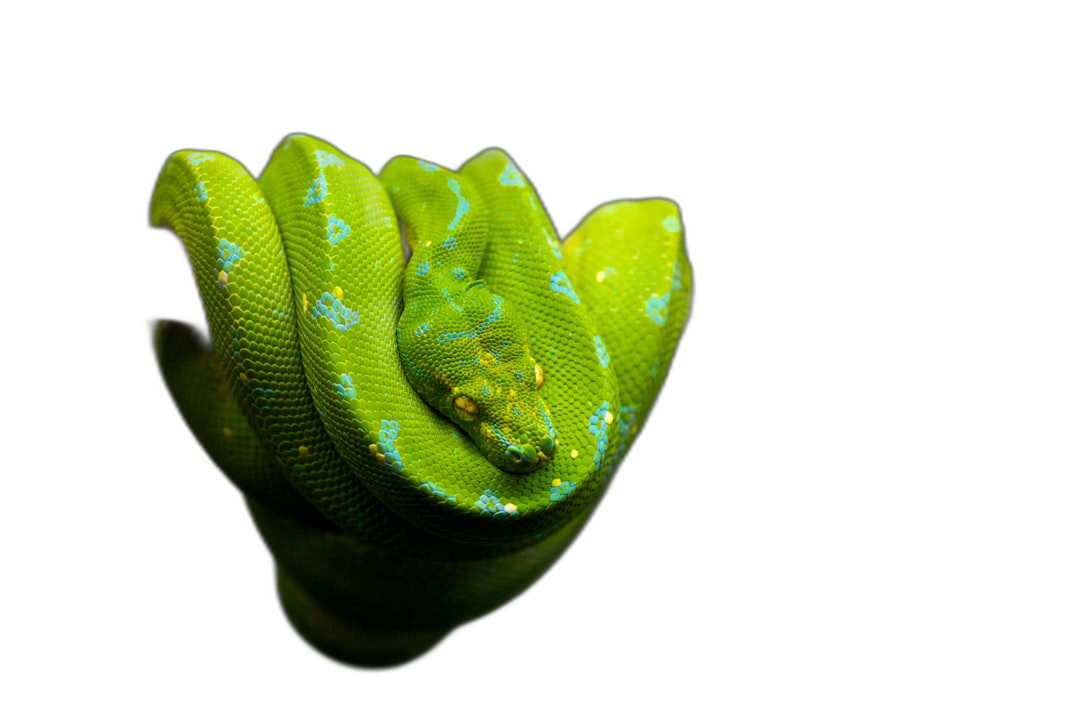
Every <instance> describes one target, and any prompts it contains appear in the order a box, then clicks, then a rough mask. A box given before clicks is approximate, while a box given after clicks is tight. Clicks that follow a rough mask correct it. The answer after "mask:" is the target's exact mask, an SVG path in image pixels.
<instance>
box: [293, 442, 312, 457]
mask: <svg viewBox="0 0 1080 720" xmlns="http://www.w3.org/2000/svg"><path fill="white" fill-rule="evenodd" d="M296 451H297V452H298V453H300V457H302V458H306V457H307V456H308V455H310V454H311V448H309V447H308V446H307V445H301V446H300V447H298V448H297V449H296Z"/></svg>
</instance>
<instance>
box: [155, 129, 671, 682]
mask: <svg viewBox="0 0 1080 720" xmlns="http://www.w3.org/2000/svg"><path fill="white" fill-rule="evenodd" d="M151 221H152V223H153V224H154V225H162V226H167V227H170V228H172V229H173V230H174V231H175V232H176V233H177V234H178V235H179V236H180V237H181V238H182V239H183V241H184V243H185V245H186V247H187V250H188V254H189V257H190V259H191V263H192V266H193V268H194V270H195V275H196V279H197V282H198V286H199V291H200V294H201V296H202V300H203V303H204V305H205V308H206V313H207V317H208V319H209V325H210V332H211V336H212V338H213V346H214V349H213V351H211V350H210V349H209V348H207V347H205V346H204V345H203V344H202V343H201V342H200V341H199V340H198V339H197V337H196V335H195V334H194V332H193V331H191V330H190V329H189V328H186V327H185V326H182V325H179V324H176V323H160V324H159V325H158V329H157V338H156V345H157V351H158V357H159V362H160V364H161V366H162V370H163V373H164V375H165V379H166V382H167V384H168V386H169V388H170V391H171V392H172V394H173V397H174V399H175V400H176V402H177V405H178V406H179V408H180V410H181V412H182V413H183V415H184V417H185V419H186V420H187V422H188V424H189V425H190V426H191V427H192V429H193V431H194V432H195V434H196V436H197V437H198V438H199V440H200V442H201V443H202V444H203V446H204V447H205V448H206V450H207V451H208V452H209V454H210V455H211V456H212V457H213V458H214V460H215V461H216V462H217V463H218V465H219V466H220V467H221V468H222V469H223V470H224V471H225V473H226V474H227V475H228V476H229V477H230V479H231V480H232V481H233V482H234V483H235V484H236V485H237V486H238V487H239V488H240V489H241V490H242V491H243V492H244V494H245V497H246V499H247V501H248V504H249V507H250V509H251V511H252V514H253V516H254V518H255V520H256V524H257V525H258V527H259V529H260V532H261V533H262V534H263V537H264V539H265V540H266V542H267V544H268V545H269V546H270V549H271V551H272V552H273V553H274V556H275V559H276V561H277V565H278V580H279V592H280V593H281V597H282V601H283V604H284V606H285V610H286V612H287V614H288V616H289V618H290V620H291V621H292V622H293V624H294V625H295V626H296V627H297V629H298V630H299V631H300V632H301V634H303V635H304V637H305V638H307V639H308V640H309V641H311V642H312V643H313V644H314V645H315V646H316V647H318V648H319V649H321V650H323V651H324V652H326V653H327V654H329V655H331V656H333V657H336V658H338V659H341V660H344V661H347V662H353V663H358V664H369V665H380V664H392V663H396V662H401V661H404V660H407V659H409V658H411V657H414V656H416V655H417V654H419V653H421V652H423V651H424V650H426V649H427V648H429V647H430V646H431V645H433V644H434V643H435V642H437V641H438V640H439V639H440V638H441V637H442V636H443V635H445V633H446V632H448V631H449V630H450V629H452V628H453V627H454V626H456V625H457V624H460V623H462V622H464V621H467V620H469V619H472V618H474V617H477V616H479V615H481V614H483V613H485V612H488V611H489V610H491V609H493V608H494V607H497V606H498V605H500V604H502V603H503V602H506V601H507V600H508V599H510V598H511V597H513V596H514V595H516V594H517V593H518V592H521V591H522V590H523V589H524V588H525V587H527V586H528V585H529V584H530V583H531V582H532V581H534V580H535V579H536V578H537V577H539V575H540V574H542V573H543V572H544V570H546V569H547V568H548V567H550V565H551V564H552V563H553V562H554V561H555V560H556V559H557V558H558V556H559V554H560V553H561V552H562V550H564V549H565V547H566V546H567V544H568V543H569V542H570V541H571V540H572V539H573V537H574V536H575V535H576V533H577V532H578V530H579V529H580V528H581V526H582V525H583V523H584V521H585V519H586V518H587V517H588V515H589V513H590V511H591V510H592V508H593V507H595V504H596V501H597V500H598V499H599V497H600V495H601V494H602V492H603V490H604V489H605V487H606V485H607V483H608V481H609V480H610V478H611V475H612V473H613V472H614V470H615V468H616V467H617V465H618V463H619V462H620V460H621V459H622V457H623V456H624V455H625V453H626V450H627V448H628V447H629V445H630V443H631V442H632V441H633V439H634V438H635V436H636V434H637V433H638V431H639V429H640V428H641V425H642V423H643V422H644V420H645V418H646V416H647V415H648V412H649V410H650V408H651V407H652V404H653V402H654V400H655V397H656V394H657V392H658V391H659V388H660V385H661V384H662V382H663V379H664V377H665V375H666V373H667V369H668V365H669V364H670V362H671V358H672V354H673V352H674V349H675V345H676V343H677V341H678V339H679V336H680V334H681V331H682V328H683V325H684V323H685V321H686V318H687V314H688V312H689V302H690V288H691V275H690V265H689V263H688V262H687V259H686V255H685V250H684V247H683V234H682V224H681V220H680V216H679V213H678V209H677V207H676V206H675V205H674V204H673V203H671V202H669V201H666V200H642V201H621V202H615V203H611V204H608V205H604V206H601V207H600V208H598V209H597V210H595V211H594V212H593V213H591V214H590V215H589V216H588V217H587V218H586V219H585V220H584V221H583V222H582V223H581V225H580V226H579V227H578V228H577V229H576V230H575V231H574V232H573V233H572V234H571V235H570V236H569V237H568V238H567V239H566V241H565V242H560V241H559V240H558V239H557V236H556V234H555V230H554V228H553V226H552V224H551V222H550V220H549V219H548V217H547V215H546V213H545V212H544V210H543V207H542V205H541V203H540V201H539V198H538V197H537V195H536V194H535V192H534V191H533V189H532V186H531V184H530V183H529V181H528V179H527V178H526V177H525V175H524V174H523V173H522V172H521V171H520V170H519V169H518V168H517V167H516V166H515V164H514V163H513V161H512V160H511V159H510V158H509V157H508V156H507V155H506V154H505V153H503V152H502V151H499V150H488V151H485V152H483V153H481V154H479V155H477V156H476V157H474V158H473V159H472V160H470V161H469V162H467V163H466V164H465V165H464V166H462V167H461V169H460V170H458V171H457V172H452V171H450V170H447V169H445V168H442V167H439V166H437V165H434V164H432V163H428V162H425V161H422V160H417V159H415V158H407V157H399V158H395V159H394V160H392V161H391V162H390V163H388V164H387V166H386V167H385V168H384V169H383V171H382V172H381V174H380V176H379V177H376V176H375V175H374V174H372V173H371V172H370V171H369V170H368V168H367V167H365V166H364V165H363V164H361V163H359V162H357V161H355V160H353V159H352V158H350V157H348V156H347V155H345V154H344V153H342V152H341V151H340V150H338V149H337V148H335V147H333V146H331V145H329V144H327V143H325V142H323V141H321V140H318V139H315V138H312V137H308V136H299V135H293V136H289V137H288V138H286V139H285V140H284V141H283V142H282V143H281V145H280V146H279V147H278V148H277V150H276V151H275V152H274V154H273V156H272V158H271V160H270V162H269V164H268V166H267V167H266V169H265V171H264V172H263V174H262V176H261V177H260V178H259V180H258V181H256V180H255V179H253V178H252V177H251V175H250V174H248V172H247V171H246V170H245V169H244V168H243V167H242V166H240V165H239V164H238V163H237V162H236V161H234V160H232V159H231V158H229V157H228V156H226V155H223V154H219V153H214V152H203V151H181V152H177V153H174V154H173V155H172V156H171V157H170V158H169V159H168V161H167V162H166V164H165V166H164V168H163V169H162V172H161V175H160V177H159V178H158V181H157V185H156V187H155V190H154V195H153V201H152V204H151ZM399 227H400V229H399ZM402 231H403V232H404V235H405V237H406V239H407V241H408V245H409V247H410V248H411V249H412V253H413V255H412V258H411V260H409V261H408V263H406V251H405V249H404V248H403V246H402V242H401V235H402Z"/></svg>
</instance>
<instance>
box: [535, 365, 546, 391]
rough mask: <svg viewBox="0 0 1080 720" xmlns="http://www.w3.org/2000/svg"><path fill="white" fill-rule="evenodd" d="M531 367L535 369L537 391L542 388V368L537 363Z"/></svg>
mask: <svg viewBox="0 0 1080 720" xmlns="http://www.w3.org/2000/svg"><path fill="white" fill-rule="evenodd" d="M533 367H534V368H536V389H537V390H539V389H540V388H541V387H543V386H544V368H542V367H540V364H539V363H534V364H533Z"/></svg>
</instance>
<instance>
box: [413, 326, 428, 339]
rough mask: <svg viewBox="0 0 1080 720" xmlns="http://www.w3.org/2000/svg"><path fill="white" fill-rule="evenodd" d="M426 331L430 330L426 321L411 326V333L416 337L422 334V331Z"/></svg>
mask: <svg viewBox="0 0 1080 720" xmlns="http://www.w3.org/2000/svg"><path fill="white" fill-rule="evenodd" d="M428 332H431V325H429V324H428V323H420V324H419V325H417V326H416V327H414V328H413V334H414V335H416V336H417V337H419V336H421V335H423V334H424V333H428Z"/></svg>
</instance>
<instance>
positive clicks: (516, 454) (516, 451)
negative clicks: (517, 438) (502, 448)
mask: <svg viewBox="0 0 1080 720" xmlns="http://www.w3.org/2000/svg"><path fill="white" fill-rule="evenodd" d="M506 454H507V455H509V456H510V460H511V461H512V462H514V463H520V462H521V461H522V460H523V459H524V457H523V453H522V452H521V448H519V447H516V446H513V445H511V446H510V447H508V448H506Z"/></svg>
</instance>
